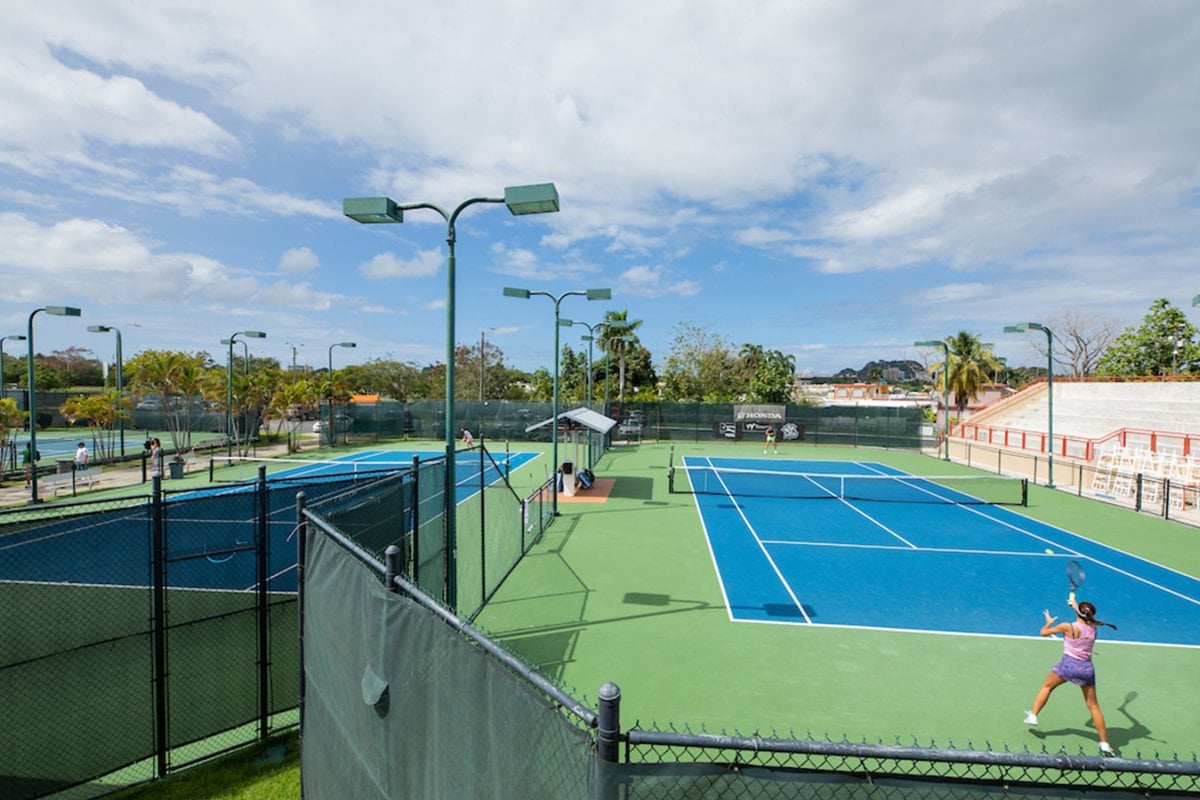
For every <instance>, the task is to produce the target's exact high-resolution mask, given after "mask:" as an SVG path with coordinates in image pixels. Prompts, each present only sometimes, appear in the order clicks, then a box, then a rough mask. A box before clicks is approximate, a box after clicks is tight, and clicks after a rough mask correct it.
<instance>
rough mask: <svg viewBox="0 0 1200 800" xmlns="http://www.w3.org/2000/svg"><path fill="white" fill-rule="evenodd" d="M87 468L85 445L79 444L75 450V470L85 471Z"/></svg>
mask: <svg viewBox="0 0 1200 800" xmlns="http://www.w3.org/2000/svg"><path fill="white" fill-rule="evenodd" d="M87 468H88V449H87V445H86V444H84V443H83V442H80V443H79V447H76V448H75V469H76V470H81V469H87Z"/></svg>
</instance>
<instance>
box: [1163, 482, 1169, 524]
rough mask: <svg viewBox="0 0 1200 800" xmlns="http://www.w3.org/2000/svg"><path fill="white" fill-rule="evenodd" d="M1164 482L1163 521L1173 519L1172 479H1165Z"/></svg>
mask: <svg viewBox="0 0 1200 800" xmlns="http://www.w3.org/2000/svg"><path fill="white" fill-rule="evenodd" d="M1162 482H1163V491H1162V504H1163V506H1162V515H1163V519H1170V518H1171V479H1170V478H1163V479H1162Z"/></svg>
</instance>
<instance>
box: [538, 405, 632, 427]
mask: <svg viewBox="0 0 1200 800" xmlns="http://www.w3.org/2000/svg"><path fill="white" fill-rule="evenodd" d="M553 422H554V419H553V418H550V419H546V420H542V421H541V422H536V423H534V424H533V425H530V426H529V427H527V428H525V432H526V433H529V432H530V431H536V430H537V429H538V428H544V427H546V426H547V425H550V424H552V423H553ZM558 422H559V425H560V426H563V427H566V428H567V429H568V430H570V429H571V428H575V429H578V430H589V431H595V432H596V433H608V432H609V431H611V430H612V429H613V428H614V427H616V424H617V421H616V420H615V419H612V418H611V417H606V416H604V415H603V414H601V413H599V412H597V411H592V410H591V409H590V408H583V407H580V408H576V409H572V410H571V411H564V412H562V413H561V414H559V415H558Z"/></svg>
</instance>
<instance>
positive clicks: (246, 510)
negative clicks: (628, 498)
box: [0, 450, 539, 592]
mask: <svg viewBox="0 0 1200 800" xmlns="http://www.w3.org/2000/svg"><path fill="white" fill-rule="evenodd" d="M414 456H416V457H418V458H421V459H434V458H440V457H441V453H440V451H439V452H435V451H402V450H385V451H369V452H361V453H354V454H351V455H347V456H344V457H342V458H340V459H336V460H334V461H318V462H313V463H311V464H304V465H296V466H294V467H291V468H288V469H285V470H279V471H275V472H271V473H270V474H269V476H268V487H271V486H274V487H275V489H276V490H277V491H272V501H271V507H270V514H269V519H268V525H269V528H268V530H269V534H268V536H269V541H270V565H269V566H270V568H269V577H268V581H269V590H270V591H273V592H294V591H295V590H296V544H295V540H294V537H292V535H291V534H292V532H293V531H294V529H295V524H296V522H295V520H296V505H295V500H294V497H295V492H296V491H297V490H298V489H299V488H300V487H302V486H304V484H303V483H302V482H303V481H306V480H307V481H311V483H310V484H309V486H310V487H312V488H311V490H310V489H306V491H310V494H312V495H316V494H317V493H318V492H319V490H320V488H321V481H323V480H326V479H327V480H328V481H329V483H330V486H331V487H334V486H337V487H344V486H345V485H346V484H345V480H346V476H347V475H351V474H355V473H358V474H360V475H365V474H373V475H380V476H382V475H383V474H386V473H385V470H388V469H393V468H395V467H396V466H398V465H405V464H407V465H411V463H412V459H413V457H414ZM538 456H539V454H538V453H510V454H508V455H507V456H505V454H503V453H497V454H493V455H492V458H493V459H495V461H496V465H495V466H493V465H492V463H491V461H490V460H487V461H486V462H485V463H486V465H487V466H486V469H485V470H484V471H483V472H482V476H483V477H482V480H483V481H485V482H486V483H487V484H488V485H491V484H494V483H496V482H497V481H500V480H501V479H502V478H503V477H504V474H506V473H507V471H509V470H512V469H517V468H518V467H520V466H522V465H524V464H526V463H528V462H529V461H531V460H533V459H535V458H537V457H538ZM479 467H480V459H479V455H478V453H470V452H463V453H459V454H458V459H457V460H456V462H455V478H456V483H457V491H456V496H455V500H456V502H457V503H462V502H464V501H465V500H467V499H468V498H470V497H472V496H473V495H474V494H476V493H478V492H479V487H480V483H481V477H480V475H481V472H480V468H479ZM253 484H254V481H253V480H251V481H248V482H245V483H237V484H222V485H214V486H212V487H211V488H204V489H198V490H195V491H189V492H181V493H179V494H174V495H169V496H168V497H167V498H166V503H165V508H164V519H165V521H166V525H167V532H168V533H167V537H168V542H167V547H168V550H169V556H168V558H169V559H171V560H172V563H171V564H170V568H169V572H168V580H169V585H170V588H172V589H204V590H215V591H254V590H255V589H256V588H257V585H258V582H257V577H256V576H255V574H254V570H253V569H252V566H253V552H252V550H248V548H249V547H250V546H251V545H252V543H253V541H254V535H255V520H256V518H257V507H256V503H257V500H256V491H255V486H254V485H253ZM148 525H149V522H148V512H147V506H145V505H142V506H137V507H134V508H124V509H117V510H113V511H108V512H100V513H96V514H92V515H89V516H84V517H78V518H72V519H65V520H52V521H48V522H46V523H45V524H40V525H36V526H33V527H31V528H27V529H25V530H22V531H19V532H17V533H13V534H10V535H8V536H5V537H3V538H2V539H0V582H4V581H11V582H23V583H45V584H59V585H90V586H98V587H103V586H124V587H131V586H132V587H142V586H149V585H150V583H151V580H150V558H149V553H148V550H147V548H148V546H149V545H148V543H149V534H148Z"/></svg>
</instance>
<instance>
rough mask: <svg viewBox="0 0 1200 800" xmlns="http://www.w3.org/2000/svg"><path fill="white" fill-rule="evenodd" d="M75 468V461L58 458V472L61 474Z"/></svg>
mask: <svg viewBox="0 0 1200 800" xmlns="http://www.w3.org/2000/svg"><path fill="white" fill-rule="evenodd" d="M74 470H75V462H74V461H73V460H71V459H69V458H60V459H58V474H59V475H63V474H65V473H68V472H73V471H74Z"/></svg>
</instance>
